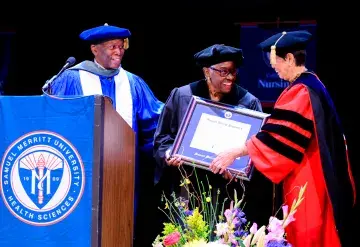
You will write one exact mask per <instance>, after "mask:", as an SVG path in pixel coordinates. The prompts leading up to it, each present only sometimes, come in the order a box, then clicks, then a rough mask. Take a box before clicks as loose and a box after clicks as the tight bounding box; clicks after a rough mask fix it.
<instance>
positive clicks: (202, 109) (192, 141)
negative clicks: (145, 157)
mask: <svg viewBox="0 0 360 247" xmlns="http://www.w3.org/2000/svg"><path fill="white" fill-rule="evenodd" d="M269 115H270V114H267V113H264V112H259V111H255V110H250V109H247V108H243V107H239V106H233V105H228V104H224V103H220V102H215V101H212V100H208V99H204V98H201V97H198V96H192V98H191V100H190V103H189V105H188V108H187V110H186V113H185V116H184V118H183V120H182V122H181V125H180V128H179V131H178V133H177V135H176V137H175V141H174V144H173V147H172V148H171V150H170V153H169V155H170V157H171V156H174V155H178V156H180V157H181V159H182V161H183V162H184V164H186V165H190V166H193V167H198V168H201V169H205V170H210V168H209V166H210V164H211V162H212V160H213V159H214V158H215V157H216V154H217V153H218V152H219V151H222V150H221V149H226V147H224V146H226V145H227V146H229V145H230V146H231V145H236V146H240V145H241V144H242V143H244V142H246V141H247V140H248V139H249V138H250V137H251V136H252V135H254V134H256V133H258V132H259V131H260V129H261V127H262V126H263V124H264V122H265V120H266V118H267V117H268V116H269ZM199 125H201V127H203V128H200V127H199ZM209 126H211V128H209ZM214 128H215V129H214ZM203 129H208V130H216V131H212V133H207V132H206V131H205V132H204V131H203ZM225 132H226V133H225ZM215 133H216V134H215ZM212 135H213V136H215V135H218V136H217V137H212ZM233 135H235V136H238V137H239V139H234V138H230V139H232V140H229V142H227V140H228V139H227V138H223V137H224V136H225V137H230V136H231V137H234V136H233ZM211 138H212V140H211ZM214 138H215V139H214ZM214 141H216V143H215V144H214ZM217 141H219V143H218V142H217ZM221 141H222V142H223V143H221ZM234 142H237V143H236V144H234ZM215 146H216V148H217V149H216V148H215ZM199 147H201V148H199ZM227 170H228V171H229V172H230V173H231V174H232V175H233V176H235V177H237V178H239V179H242V180H246V181H250V180H251V177H252V173H253V165H252V162H251V159H250V157H249V156H248V155H247V156H243V157H240V158H237V159H236V160H235V161H234V163H233V164H232V165H230V166H229V167H228V168H227Z"/></svg>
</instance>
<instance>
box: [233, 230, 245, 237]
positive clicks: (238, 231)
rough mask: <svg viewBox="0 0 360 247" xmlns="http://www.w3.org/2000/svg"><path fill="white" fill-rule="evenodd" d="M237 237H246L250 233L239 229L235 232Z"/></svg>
mask: <svg viewBox="0 0 360 247" xmlns="http://www.w3.org/2000/svg"><path fill="white" fill-rule="evenodd" d="M234 235H235V237H239V238H242V237H246V236H247V235H248V233H247V232H246V231H244V230H242V229H238V230H237V231H235V232H234Z"/></svg>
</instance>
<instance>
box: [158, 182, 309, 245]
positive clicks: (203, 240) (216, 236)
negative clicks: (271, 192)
mask: <svg viewBox="0 0 360 247" xmlns="http://www.w3.org/2000/svg"><path fill="white" fill-rule="evenodd" d="M190 184H191V182H190V180H189V179H188V178H184V180H183V183H182V184H181V186H183V187H184V188H186V191H187V194H188V197H187V199H185V198H183V197H176V196H175V195H174V194H172V195H171V198H172V199H171V200H170V199H168V198H166V197H164V200H165V210H167V212H165V210H164V209H161V210H162V211H163V212H164V213H165V214H166V215H167V216H168V218H169V222H167V223H164V228H163V231H162V233H161V234H159V235H158V236H157V237H156V239H155V240H154V242H153V245H152V246H153V247H167V246H171V247H228V246H231V247H255V246H256V247H278V246H279V247H280V246H282V247H284V246H285V247H291V246H292V245H291V243H288V242H287V240H286V237H285V228H286V226H288V225H289V224H290V223H291V222H293V221H294V220H295V218H294V214H295V213H296V211H297V208H298V207H299V205H300V204H301V202H302V201H303V199H304V197H303V196H304V192H305V189H306V184H305V185H304V186H302V187H301V188H300V191H299V195H298V198H297V199H296V200H294V201H293V203H292V205H291V208H290V210H289V208H288V205H283V206H282V211H283V219H282V220H280V219H278V218H277V217H275V216H271V217H270V218H269V224H268V225H267V226H265V225H264V226H261V227H260V228H258V226H257V224H256V223H255V222H254V223H252V224H251V227H250V222H247V219H246V215H245V213H244V212H243V209H242V208H241V207H242V203H243V197H242V199H241V200H238V198H237V194H236V191H234V200H231V202H230V207H229V208H227V209H224V205H225V204H224V202H223V203H222V204H220V203H219V202H218V196H217V198H216V200H215V203H214V204H213V203H212V202H213V199H214V198H212V196H211V195H212V193H211V190H212V187H211V185H210V184H209V182H208V189H207V190H205V189H204V186H203V184H202V182H201V183H200V184H201V186H199V188H198V191H199V192H200V193H197V191H195V190H193V191H192V192H190V189H189V185H190ZM198 184H199V183H198ZM200 187H201V188H200ZM219 194H220V191H217V195H219ZM227 199H228V198H226V199H225V200H227ZM220 206H221V207H220Z"/></svg>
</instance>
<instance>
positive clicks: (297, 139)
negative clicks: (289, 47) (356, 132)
mask: <svg viewBox="0 0 360 247" xmlns="http://www.w3.org/2000/svg"><path fill="white" fill-rule="evenodd" d="M247 148H248V152H249V156H250V158H251V160H252V162H253V164H254V166H255V167H256V169H258V170H259V171H260V172H262V173H263V174H264V175H265V176H266V177H268V178H269V179H270V180H272V181H273V182H274V183H280V182H283V203H284V204H287V205H289V210H290V207H291V204H292V202H293V200H294V199H296V198H297V197H298V194H299V187H300V186H303V185H305V183H307V188H306V191H305V194H304V197H305V199H304V200H303V201H302V203H301V204H300V206H299V207H298V210H297V212H296V213H295V219H296V220H295V221H294V222H291V223H290V224H289V225H288V226H287V227H286V228H285V231H286V234H287V239H288V241H289V242H290V243H291V244H292V246H294V247H307V246H309V247H316V246H321V247H328V246H332V247H337V246H345V241H346V238H347V237H346V236H344V234H346V229H345V230H344V227H345V223H346V221H347V219H348V218H347V215H346V213H347V212H349V209H351V207H352V206H353V203H354V202H355V197H356V196H355V186H354V181H353V177H352V174H351V171H350V164H349V160H348V156H347V148H346V142H345V137H344V135H343V132H342V129H341V125H340V124H339V121H338V117H337V114H336V110H335V108H334V106H333V103H332V101H331V99H330V97H329V95H328V93H327V91H326V89H325V87H324V86H323V84H322V83H321V82H320V81H319V79H318V77H317V76H316V75H315V74H313V73H311V72H305V73H303V74H302V75H301V76H300V77H299V78H298V79H297V80H296V81H295V82H294V83H292V84H291V85H290V86H289V87H288V88H287V89H285V90H284V91H283V93H282V94H281V95H280V97H279V98H278V100H277V102H276V103H275V105H274V110H273V113H272V114H271V115H270V117H269V118H268V120H267V121H266V123H265V124H264V125H263V127H262V129H261V131H260V132H259V133H258V134H257V135H255V136H253V137H252V138H251V139H249V141H248V142H247ZM352 217H354V216H352Z"/></svg>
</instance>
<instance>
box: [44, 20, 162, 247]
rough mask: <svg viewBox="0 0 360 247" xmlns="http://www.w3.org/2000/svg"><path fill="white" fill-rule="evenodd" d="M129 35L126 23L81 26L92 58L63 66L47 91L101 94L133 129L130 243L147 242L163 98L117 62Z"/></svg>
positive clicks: (63, 93)
mask: <svg viewBox="0 0 360 247" xmlns="http://www.w3.org/2000/svg"><path fill="white" fill-rule="evenodd" d="M130 35H131V34H130V31H129V30H128V29H125V28H120V27H115V26H109V25H107V24H105V25H104V26H99V27H95V28H91V29H89V30H85V31H83V32H82V33H81V34H80V38H81V39H82V40H85V41H86V42H88V44H89V46H90V49H91V52H92V54H93V55H94V60H93V61H83V62H81V63H79V64H77V65H75V66H73V67H71V68H69V69H67V70H65V71H64V72H63V73H61V74H60V75H59V76H58V77H57V78H56V79H55V80H54V81H53V82H52V83H51V86H50V91H51V94H53V95H58V96H67V95H74V96H76V95H95V94H101V95H106V96H108V97H110V98H111V100H112V104H113V107H114V108H115V109H116V111H117V112H118V113H119V114H120V115H121V117H122V118H123V119H124V120H125V121H126V122H127V123H128V124H129V126H130V127H131V128H132V129H133V130H134V132H135V133H136V136H137V140H136V141H137V162H136V169H135V173H136V175H135V176H136V178H135V202H134V204H135V206H134V207H135V209H134V210H135V212H134V214H135V239H136V240H135V243H136V242H137V239H139V241H140V240H141V241H142V243H146V236H145V235H143V234H146V228H145V227H146V222H145V221H146V219H147V217H146V215H147V213H149V212H148V209H149V208H151V207H149V205H150V202H151V200H152V198H151V197H152V187H153V181H154V167H155V165H154V161H153V160H152V159H153V158H152V149H153V136H154V132H155V129H156V126H157V122H158V118H159V115H160V113H161V110H162V108H163V103H162V102H161V101H159V100H158V99H157V98H156V97H155V96H154V94H153V92H152V91H151V90H150V88H149V87H148V85H147V84H146V83H145V81H144V80H143V79H142V78H140V77H139V76H137V75H135V74H133V73H131V72H129V71H127V70H125V69H124V68H123V67H122V66H121V61H122V58H123V56H124V53H125V51H126V50H127V49H128V47H129V41H128V38H129V37H130ZM114 199H115V198H114ZM128 199H130V198H116V200H128ZM146 205H148V206H146ZM147 227H149V226H147ZM150 227H151V226H150ZM138 244H139V246H141V245H142V244H140V242H139V243H138Z"/></svg>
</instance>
